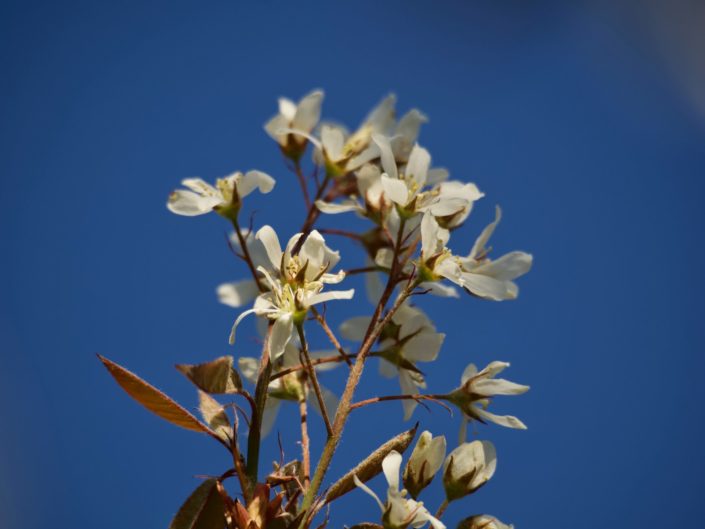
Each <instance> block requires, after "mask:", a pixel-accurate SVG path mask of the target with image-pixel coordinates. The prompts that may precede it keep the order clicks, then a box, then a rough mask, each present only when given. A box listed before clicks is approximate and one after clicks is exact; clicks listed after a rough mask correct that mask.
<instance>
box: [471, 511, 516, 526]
mask: <svg viewBox="0 0 705 529" xmlns="http://www.w3.org/2000/svg"><path fill="white" fill-rule="evenodd" d="M457 529H514V526H513V525H507V524H505V523H502V522H500V521H499V520H498V519H497V518H495V517H494V516H489V515H487V514H479V515H475V516H471V517H470V518H465V519H464V520H463V521H461V522H460V523H459V524H458V527H457Z"/></svg>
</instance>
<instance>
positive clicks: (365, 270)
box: [345, 266, 380, 276]
mask: <svg viewBox="0 0 705 529" xmlns="http://www.w3.org/2000/svg"><path fill="white" fill-rule="evenodd" d="M379 271H380V270H379V268H377V267H376V266H365V267H364V268H351V269H350V270H346V271H345V275H346V276H354V275H356V274H369V273H372V272H379Z"/></svg>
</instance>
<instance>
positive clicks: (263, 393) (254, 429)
mask: <svg viewBox="0 0 705 529" xmlns="http://www.w3.org/2000/svg"><path fill="white" fill-rule="evenodd" d="M271 337H272V323H270V324H269V329H268V331H267V338H266V339H265V342H264V347H262V358H261V360H260V364H259V375H258V377H257V385H256V386H255V413H254V414H253V415H252V421H251V424H250V433H249V435H248V437H247V475H248V477H249V479H250V487H251V488H252V487H254V486H255V484H256V483H257V473H258V469H259V448H260V438H261V429H262V414H263V413H264V406H265V404H266V402H267V389H268V388H269V378H270V376H271V374H272V362H270V361H269V342H270V340H271Z"/></svg>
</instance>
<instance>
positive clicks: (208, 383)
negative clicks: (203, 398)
mask: <svg viewBox="0 0 705 529" xmlns="http://www.w3.org/2000/svg"><path fill="white" fill-rule="evenodd" d="M233 362H234V359H233V357H232V356H229V355H228V356H221V357H220V358H216V359H215V360H213V361H212V362H206V363H204V364H193V365H192V364H177V365H176V369H178V370H179V371H180V372H181V373H183V375H184V376H185V377H186V378H188V379H189V380H190V381H191V382H193V383H194V384H195V385H196V386H197V387H198V388H199V389H202V390H203V391H205V392H206V393H237V392H239V391H240V390H241V389H242V380H241V379H240V375H239V373H238V372H237V370H236V369H235V368H234V367H233Z"/></svg>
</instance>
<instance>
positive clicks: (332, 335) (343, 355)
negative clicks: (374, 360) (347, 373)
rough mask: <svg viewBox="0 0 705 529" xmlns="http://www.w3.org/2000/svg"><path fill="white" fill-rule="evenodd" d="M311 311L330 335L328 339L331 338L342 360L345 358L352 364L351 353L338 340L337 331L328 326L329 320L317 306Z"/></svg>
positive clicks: (324, 330) (346, 361) (349, 364)
mask: <svg viewBox="0 0 705 529" xmlns="http://www.w3.org/2000/svg"><path fill="white" fill-rule="evenodd" d="M311 312H313V315H314V317H315V318H316V321H317V322H318V323H319V324H320V325H321V327H322V328H323V332H325V333H326V336H328V339H329V340H330V343H332V344H333V347H335V349H336V350H337V351H338V353H339V354H340V358H341V360H344V361H345V363H347V364H348V366H352V361H351V360H350V358H349V355H348V354H347V353H346V352H345V349H343V346H342V345H340V342H339V341H338V338H336V336H335V333H334V332H333V330H332V329H331V328H330V327H329V326H328V322H327V321H326V319H325V317H323V315H322V314H320V313H319V312H318V310H316V307H314V306H312V307H311Z"/></svg>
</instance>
